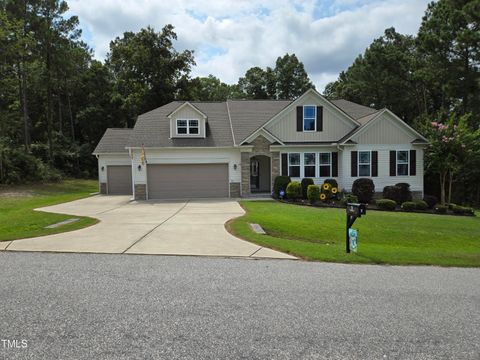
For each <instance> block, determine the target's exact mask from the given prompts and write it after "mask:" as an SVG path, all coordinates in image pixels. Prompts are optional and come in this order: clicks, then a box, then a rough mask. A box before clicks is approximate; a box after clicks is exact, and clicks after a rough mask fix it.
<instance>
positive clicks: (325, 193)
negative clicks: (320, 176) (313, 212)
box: [320, 179, 338, 201]
mask: <svg viewBox="0 0 480 360" xmlns="http://www.w3.org/2000/svg"><path fill="white" fill-rule="evenodd" d="M330 180H332V179H326V180H325V181H324V182H323V184H322V187H321V194H320V200H322V201H328V200H334V199H337V198H338V187H337V186H334V185H335V184H336V183H337V182H336V181H335V180H334V181H333V182H332V181H330ZM332 184H333V185H332Z"/></svg>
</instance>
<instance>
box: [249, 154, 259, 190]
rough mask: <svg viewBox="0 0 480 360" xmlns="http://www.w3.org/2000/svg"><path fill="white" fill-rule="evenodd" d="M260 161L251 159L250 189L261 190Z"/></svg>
mask: <svg viewBox="0 0 480 360" xmlns="http://www.w3.org/2000/svg"><path fill="white" fill-rule="evenodd" d="M259 168H260V162H259V161H258V160H256V159H251V160H250V190H251V191H252V192H254V191H259V190H260V176H259V175H260V169H259Z"/></svg>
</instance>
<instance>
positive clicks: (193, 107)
mask: <svg viewBox="0 0 480 360" xmlns="http://www.w3.org/2000/svg"><path fill="white" fill-rule="evenodd" d="M187 105H188V106H190V107H191V108H192V109H193V110H195V111H196V112H198V113H199V114H200V115H202V116H203V118H204V119H206V118H207V115H205V113H203V112H202V111H200V109H198V108H197V107H196V106H194V105H192V104H191V103H190V102H189V101H185V102H184V103H183V104H182V105H180V106H179V107H177V108H176V109H175V110H173V111H172V112H171V113H170V114H168V115H167V117H168V118H169V119H171V118H172V116H173V114H175V113H176V112H178V111H180V109H182V108H183V107H184V106H187Z"/></svg>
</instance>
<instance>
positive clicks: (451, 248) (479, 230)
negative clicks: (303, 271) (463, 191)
mask: <svg viewBox="0 0 480 360" xmlns="http://www.w3.org/2000/svg"><path fill="white" fill-rule="evenodd" d="M241 205H242V206H243V208H244V209H245V210H246V211H247V214H246V215H244V216H242V217H240V218H238V219H235V220H233V221H231V222H230V223H229V224H228V225H227V227H228V229H229V230H230V231H231V232H232V233H233V234H235V235H237V236H239V237H241V238H243V239H246V240H249V241H252V242H254V243H257V244H259V245H262V246H266V247H270V248H273V249H277V250H280V251H283V252H287V253H289V254H292V255H295V256H298V257H301V258H304V259H308V260H321V261H329V262H342V263H367V264H398V265H407V264H408V265H414V264H415V265H442V266H480V218H478V217H460V216H449V215H431V214H418V213H398V212H396V213H393V212H382V211H367V215H366V216H363V217H362V218H359V219H357V220H356V222H355V224H354V226H353V227H354V228H356V229H358V230H359V242H358V252H357V253H350V254H346V253H345V226H346V225H345V222H346V219H345V217H346V215H345V209H333V208H313V207H309V206H298V205H291V204H284V203H279V202H273V201H242V202H241ZM249 223H257V224H260V225H261V226H262V227H263V228H264V230H265V231H266V232H267V234H268V235H259V234H256V233H254V232H253V231H252V230H251V229H250V226H249V225H248V224H249Z"/></svg>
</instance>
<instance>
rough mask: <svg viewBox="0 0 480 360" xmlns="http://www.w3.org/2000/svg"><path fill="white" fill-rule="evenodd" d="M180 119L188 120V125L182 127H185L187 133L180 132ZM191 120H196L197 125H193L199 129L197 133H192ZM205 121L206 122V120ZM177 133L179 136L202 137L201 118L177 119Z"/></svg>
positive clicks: (193, 127)
mask: <svg viewBox="0 0 480 360" xmlns="http://www.w3.org/2000/svg"><path fill="white" fill-rule="evenodd" d="M179 121H186V122H187V125H186V126H181V128H182V129H183V128H185V129H186V130H187V132H186V133H185V134H180V133H179V132H178V122H179ZM190 121H196V122H197V126H192V129H197V130H198V132H197V133H196V134H195V133H190ZM204 123H205V122H204ZM175 135H176V136H179V137H202V136H201V134H200V119H175Z"/></svg>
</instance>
